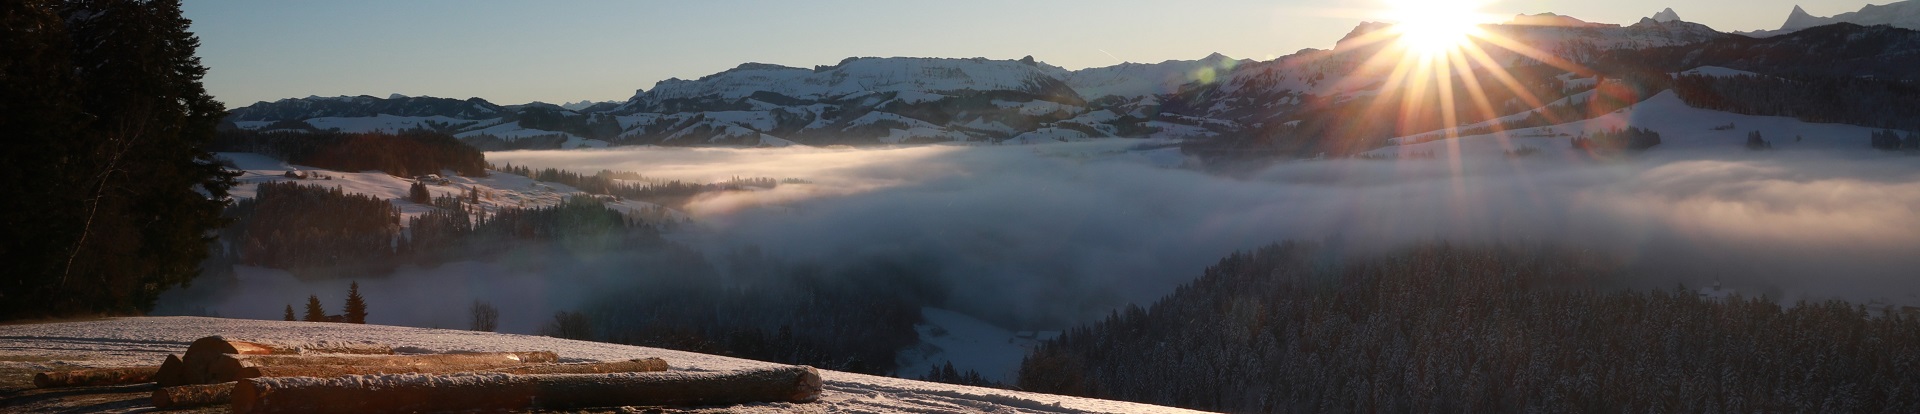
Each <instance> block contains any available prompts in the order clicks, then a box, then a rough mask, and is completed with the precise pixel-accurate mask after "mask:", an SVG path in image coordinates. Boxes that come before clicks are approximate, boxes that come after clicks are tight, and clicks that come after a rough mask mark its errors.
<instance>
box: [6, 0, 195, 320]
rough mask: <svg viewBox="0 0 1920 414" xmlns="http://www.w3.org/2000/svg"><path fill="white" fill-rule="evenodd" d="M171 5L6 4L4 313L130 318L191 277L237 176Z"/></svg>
mask: <svg viewBox="0 0 1920 414" xmlns="http://www.w3.org/2000/svg"><path fill="white" fill-rule="evenodd" d="M189 23H190V22H189V21H188V20H187V19H185V18H183V17H182V16H181V11H180V2H179V1H178V0H152V1H135V0H18V1H7V2H0V131H6V134H7V135H6V136H7V138H8V139H7V143H6V145H0V159H5V160H6V162H4V163H0V182H4V183H6V185H8V186H9V187H8V189H7V194H9V195H8V196H7V197H0V211H6V212H7V214H6V215H5V216H6V218H5V219H0V275H4V276H0V319H12V318H23V317H36V316H57V315H73V314H83V313H85V314H99V313H110V314H137V313H141V312H145V311H147V310H150V309H152V308H153V305H154V301H155V299H156V298H157V297H158V296H159V294H160V292H161V291H163V290H165V289H167V288H169V287H173V286H177V285H182V284H185V283H188V282H189V281H191V280H192V279H193V278H194V277H195V275H198V274H199V273H200V269H199V264H200V262H201V260H202V259H204V258H206V257H207V256H208V254H209V244H210V243H209V242H210V241H211V237H209V236H208V234H209V233H210V232H211V231H212V230H213V229H216V228H218V227H219V226H220V225H221V224H222V220H221V219H220V211H221V208H223V207H224V203H225V201H224V200H225V199H226V197H225V195H226V193H227V189H228V188H230V187H231V186H232V185H233V181H232V175H230V174H228V173H226V172H224V171H222V170H221V169H220V168H219V166H218V165H216V163H215V162H214V159H213V157H212V155H211V154H210V153H209V152H208V151H207V150H206V146H207V144H208V142H210V141H211V140H212V137H213V131H214V127H215V126H216V125H217V123H218V122H219V120H220V117H221V116H223V115H224V114H225V112H226V111H225V108H224V107H223V106H222V105H221V104H220V103H219V102H216V101H214V100H213V99H212V98H211V97H210V96H208V95H207V93H206V91H205V89H204V88H203V87H202V86H201V83H200V79H201V77H202V76H204V75H205V74H206V68H205V67H204V66H202V65H201V64H200V59H199V58H198V57H196V56H194V53H195V50H196V49H197V48H198V47H199V44H200V42H199V39H198V38H196V37H195V36H194V35H193V33H191V32H189V31H188V26H189Z"/></svg>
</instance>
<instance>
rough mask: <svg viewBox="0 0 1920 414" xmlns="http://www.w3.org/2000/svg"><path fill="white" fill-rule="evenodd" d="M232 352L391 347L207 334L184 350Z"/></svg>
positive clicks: (379, 351) (385, 351) (387, 350)
mask: <svg viewBox="0 0 1920 414" xmlns="http://www.w3.org/2000/svg"><path fill="white" fill-rule="evenodd" d="M196 351H197V352H199V353H211V354H235V355H312V354H353V355H393V348H392V347H389V346H386V345H380V344H374V343H364V342H314V343H271V342H250V341H236V340H232V339H227V338H225V337H219V336H209V337H205V338H200V339H198V340H195V341H193V344H191V345H188V346H187V353H188V354H193V353H196Z"/></svg>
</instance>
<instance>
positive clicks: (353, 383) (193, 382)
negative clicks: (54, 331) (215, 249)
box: [34, 336, 821, 413]
mask: <svg viewBox="0 0 1920 414" xmlns="http://www.w3.org/2000/svg"><path fill="white" fill-rule="evenodd" d="M559 360H560V359H559V356H558V355H555V354H554V353H553V352H546V351H530V352H469V353H446V354H422V355H394V353H393V350H392V348H390V347H387V346H382V345H376V344H301V345H285V344H270V343H259V342H247V341H236V340H230V339H226V338H222V337H217V336H215V337H207V338H201V339H200V340H197V341H194V342H193V343H192V344H191V345H189V346H188V347H187V350H186V352H185V353H184V354H183V355H180V356H176V355H168V356H167V359H166V360H165V361H164V362H163V363H161V365H158V366H149V367H133V368H104V369H89V370H79V371H63V372H44V373H40V374H37V375H35V376H34V384H35V385H36V386H39V387H42V388H52V387H75V386H105V385H122V384H139V383H155V384H156V385H158V386H159V388H157V389H155V390H154V392H153V405H154V407H157V408H160V409H174V408H187V407H198V406H207V405H216V404H232V408H233V411H234V412H236V413H279V412H422V411H448V410H509V409H561V408H591V407H614V406H629V405H645V406H690V405H731V404H740V403H749V402H812V401H815V400H817V399H818V398H819V395H820V390H821V381H820V374H819V373H818V372H817V371H815V370H814V369H813V368H811V367H804V366H792V367H779V368H774V369H762V370H744V371H732V372H701V373H693V372H685V371H678V372H675V371H668V366H667V363H666V361H664V360H661V359H659V358H645V359H634V360H627V361H615V362H591V363H567V364H563V363H559Z"/></svg>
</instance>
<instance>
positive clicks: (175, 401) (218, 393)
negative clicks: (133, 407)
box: [153, 382, 234, 410]
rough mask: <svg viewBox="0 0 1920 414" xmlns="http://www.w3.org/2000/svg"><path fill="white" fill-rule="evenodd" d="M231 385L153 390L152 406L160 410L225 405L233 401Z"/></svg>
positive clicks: (188, 386) (201, 385)
mask: <svg viewBox="0 0 1920 414" xmlns="http://www.w3.org/2000/svg"><path fill="white" fill-rule="evenodd" d="M233 384H234V383H231V382H222V383H218V384H198V385H182V386H178V387H161V388H160V389H156V390H153V406H154V407H155V408H159V409H162V410H171V409H175V408H187V407H200V406H207V405H215V404H226V403H229V402H232V401H233Z"/></svg>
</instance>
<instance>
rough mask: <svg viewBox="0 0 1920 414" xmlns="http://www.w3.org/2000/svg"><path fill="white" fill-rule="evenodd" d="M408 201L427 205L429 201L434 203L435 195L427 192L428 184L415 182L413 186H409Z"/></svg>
mask: <svg viewBox="0 0 1920 414" xmlns="http://www.w3.org/2000/svg"><path fill="white" fill-rule="evenodd" d="M407 201H412V202H414V203H416V204H426V203H427V202H429V201H433V193H432V192H429V191H427V185H426V184H421V183H419V182H414V183H413V185H411V186H407Z"/></svg>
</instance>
